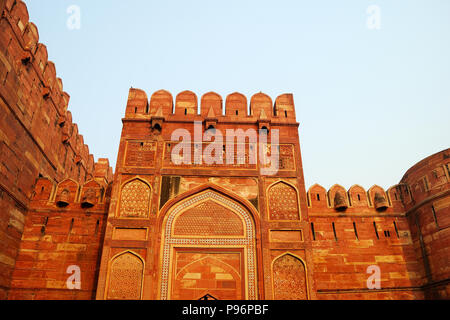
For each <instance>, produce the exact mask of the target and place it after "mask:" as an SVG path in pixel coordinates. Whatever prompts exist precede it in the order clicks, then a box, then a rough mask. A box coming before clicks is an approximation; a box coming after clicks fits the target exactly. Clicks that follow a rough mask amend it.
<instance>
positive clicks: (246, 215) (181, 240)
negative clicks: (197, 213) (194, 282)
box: [158, 183, 261, 300]
mask: <svg viewBox="0 0 450 320" xmlns="http://www.w3.org/2000/svg"><path fill="white" fill-rule="evenodd" d="M205 200H214V201H217V202H218V203H221V204H222V205H224V206H225V207H226V208H228V209H229V210H233V211H235V212H236V213H237V214H238V215H239V216H240V219H242V221H243V222H244V226H245V233H244V234H243V235H231V236H230V235H218V236H217V235H215V234H214V233H212V234H203V235H200V236H198V235H189V234H183V235H181V236H179V235H173V233H172V230H173V226H174V225H175V221H176V218H177V216H178V215H181V214H183V213H184V212H185V211H187V210H191V209H192V208H195V206H196V205H197V204H199V203H201V202H204V201H205ZM204 212H207V211H204ZM197 221H202V219H201V217H200V218H199V219H197ZM195 223H196V222H195V221H194V222H193V223H192V225H193V224H195ZM158 228H159V229H160V231H159V234H161V246H160V254H159V256H160V259H159V263H160V267H159V270H160V276H159V279H160V280H159V288H160V289H159V293H158V294H159V298H160V299H162V300H165V299H170V298H171V295H172V290H173V286H172V284H173V282H174V281H175V279H174V277H173V275H172V274H171V272H170V270H172V266H173V265H174V263H176V262H175V260H174V255H175V253H176V252H178V251H179V250H180V249H179V248H180V247H199V246H200V247H204V248H207V249H208V250H213V251H214V250H218V249H220V250H221V251H222V250H231V252H234V253H235V252H236V250H244V249H245V250H244V251H243V253H242V258H240V259H243V260H242V261H241V262H242V263H245V265H246V269H245V271H244V272H245V295H246V296H245V297H246V298H247V299H257V297H258V293H257V289H258V286H257V281H258V278H259V277H261V274H257V272H258V271H259V272H261V270H257V265H258V262H257V260H258V259H260V257H261V247H260V244H261V241H259V238H260V231H259V230H260V228H259V215H258V213H257V211H256V209H255V208H254V207H253V205H252V204H251V203H250V202H249V201H247V200H245V199H242V198H241V197H239V196H237V195H235V194H234V193H232V192H230V191H228V190H226V189H224V188H221V187H219V186H216V185H214V184H212V183H208V184H205V185H203V186H200V187H198V188H195V189H192V190H190V191H188V192H185V193H183V194H181V195H179V196H177V197H175V198H174V199H172V200H170V201H168V202H167V203H166V204H165V205H164V206H163V207H162V209H161V211H160V214H159V216H158ZM204 250H205V249H204ZM203 254H205V253H204V252H203ZM242 285H244V282H243V283H242Z"/></svg>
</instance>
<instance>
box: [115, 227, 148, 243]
mask: <svg viewBox="0 0 450 320" xmlns="http://www.w3.org/2000/svg"><path fill="white" fill-rule="evenodd" d="M113 240H144V241H145V240H147V229H146V228H115V229H114V232H113Z"/></svg>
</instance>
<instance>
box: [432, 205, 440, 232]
mask: <svg viewBox="0 0 450 320" xmlns="http://www.w3.org/2000/svg"><path fill="white" fill-rule="evenodd" d="M431 212H432V213H433V218H434V223H435V224H436V227H437V228H439V223H438V220H437V217H436V210H435V209H434V206H433V205H432V206H431Z"/></svg>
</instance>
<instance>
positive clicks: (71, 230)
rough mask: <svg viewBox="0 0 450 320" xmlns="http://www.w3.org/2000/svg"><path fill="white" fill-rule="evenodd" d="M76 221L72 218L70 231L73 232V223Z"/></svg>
mask: <svg viewBox="0 0 450 320" xmlns="http://www.w3.org/2000/svg"><path fill="white" fill-rule="evenodd" d="M74 222H75V219H74V218H72V220H71V221H70V227H69V233H72V229H73V223H74Z"/></svg>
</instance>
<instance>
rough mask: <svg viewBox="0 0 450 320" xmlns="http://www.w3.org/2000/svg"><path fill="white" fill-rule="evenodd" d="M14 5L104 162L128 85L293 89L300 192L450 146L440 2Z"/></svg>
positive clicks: (396, 166) (366, 181)
mask: <svg viewBox="0 0 450 320" xmlns="http://www.w3.org/2000/svg"><path fill="white" fill-rule="evenodd" d="M25 2H26V3H27V5H28V9H29V13H30V20H31V21H33V22H34V23H35V24H36V25H37V26H38V28H39V33H40V41H41V42H43V43H44V44H46V45H47V47H48V52H49V59H50V60H52V61H54V62H55V64H56V70H57V74H58V76H59V77H61V78H62V79H63V83H64V90H65V91H66V92H68V93H69V94H70V96H71V101H70V104H69V109H70V110H71V112H72V114H73V119H74V122H76V123H77V124H78V126H79V129H80V133H82V134H83V136H84V138H85V139H84V140H85V142H86V143H87V144H88V145H89V147H90V151H91V153H92V154H93V155H94V156H95V159H96V160H97V159H98V158H100V157H107V158H109V159H110V162H111V164H112V165H113V166H114V167H115V163H116V157H117V151H118V144H119V139H120V133H121V128H122V123H121V118H122V117H123V116H124V112H125V105H126V100H127V94H128V90H129V88H130V87H131V86H132V87H135V88H141V89H144V90H146V91H147V93H148V94H149V95H150V94H151V93H152V92H154V91H156V90H158V89H166V90H169V91H170V92H172V94H173V95H174V96H175V95H176V94H177V93H179V92H181V91H183V90H192V91H194V92H195V93H196V94H197V96H198V97H200V96H201V95H202V94H204V93H206V92H208V91H216V92H218V93H219V94H221V95H222V97H223V98H225V97H226V95H228V94H229V93H232V92H234V91H239V92H241V93H243V94H245V95H246V96H247V97H248V98H250V97H251V95H253V94H254V93H257V92H259V91H263V92H265V93H267V94H269V95H270V96H271V97H272V98H275V97H276V96H278V95H280V94H282V93H287V92H289V93H293V94H294V99H295V103H296V112H297V119H298V121H299V122H300V143H301V147H302V156H303V166H304V174H305V182H306V186H307V188H309V186H311V185H312V184H314V183H319V184H322V185H323V186H324V187H325V188H329V187H331V186H332V185H333V184H335V183H339V184H342V185H343V186H344V187H346V188H348V187H350V186H351V185H353V184H361V185H362V186H363V187H365V188H369V187H370V186H372V185H373V184H379V185H381V186H382V187H384V188H387V187H390V186H392V185H394V184H396V183H398V182H399V180H400V179H401V177H402V176H403V174H404V173H405V171H406V170H407V169H408V168H410V167H411V166H412V165H414V164H415V163H417V162H418V161H420V160H421V159H423V158H424V157H426V156H428V155H431V154H433V153H435V152H438V151H441V150H443V149H445V148H448V147H449V146H450V143H449V142H450V126H449V122H450V121H449V120H450V1H448V0H421V1H419V0H396V1H392V0H378V1H375V0H371V1H369V0H341V1H336V0H310V1H300V0H292V1H286V0H279V1H265V0H256V1H253V0H252V1H244V0H240V1H235V0H226V1H225V0H222V1H214V0H202V1H200V0H192V1H148V0H145V1H144V0H128V1H122V0H121V1H118V0H108V1H106V0H95V1H92V0H91V1H87V0H69V1H67V0H58V1H55V0H26V1H25ZM70 5H77V6H79V8H80V9H81V29H79V30H69V28H67V25H66V22H67V19H68V18H69V16H70V15H69V14H68V13H67V8H68V7H69V6H70ZM370 5H377V6H378V8H379V9H380V10H381V29H379V30H371V29H369V28H368V27H367V19H368V18H369V14H368V13H367V8H368V7H369V6H370Z"/></svg>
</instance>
